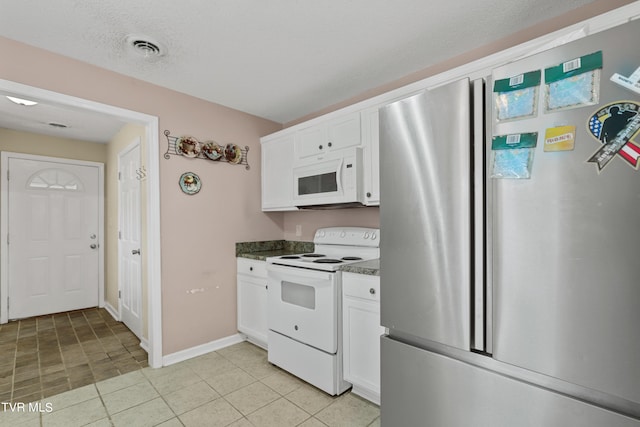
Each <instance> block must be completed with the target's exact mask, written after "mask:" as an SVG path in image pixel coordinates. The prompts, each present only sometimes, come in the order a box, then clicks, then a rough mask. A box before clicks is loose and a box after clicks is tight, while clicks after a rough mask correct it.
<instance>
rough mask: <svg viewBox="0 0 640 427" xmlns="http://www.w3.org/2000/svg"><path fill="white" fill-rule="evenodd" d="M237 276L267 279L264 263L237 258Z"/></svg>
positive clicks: (265, 264)
mask: <svg viewBox="0 0 640 427" xmlns="http://www.w3.org/2000/svg"><path fill="white" fill-rule="evenodd" d="M238 274H247V275H250V276H254V277H260V278H264V279H266V278H267V263H266V261H258V260H255V259H248V258H238Z"/></svg>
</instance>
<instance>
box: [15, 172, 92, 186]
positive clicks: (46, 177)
mask: <svg viewBox="0 0 640 427" xmlns="http://www.w3.org/2000/svg"><path fill="white" fill-rule="evenodd" d="M27 188H28V189H31V190H64V191H84V187H83V185H82V181H80V179H79V178H78V177H77V176H75V175H74V174H72V173H71V172H68V171H65V170H62V169H55V168H50V169H43V170H41V171H38V172H37V173H35V174H33V175H32V176H31V177H30V178H29V179H28V180H27Z"/></svg>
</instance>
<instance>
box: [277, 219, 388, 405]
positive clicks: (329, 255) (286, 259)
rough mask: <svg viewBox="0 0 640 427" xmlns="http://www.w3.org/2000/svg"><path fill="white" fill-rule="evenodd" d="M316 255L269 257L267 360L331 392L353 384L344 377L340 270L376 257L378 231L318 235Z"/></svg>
mask: <svg viewBox="0 0 640 427" xmlns="http://www.w3.org/2000/svg"><path fill="white" fill-rule="evenodd" d="M313 242H314V244H315V249H314V252H312V253H304V254H297V255H285V256H277V257H269V258H267V274H268V297H267V298H268V303H267V313H268V325H269V336H268V340H269V351H268V359H269V362H271V363H273V364H274V365H277V366H279V367H281V368H282V369H284V370H286V371H289V372H291V373H292V374H294V375H296V376H298V377H300V378H301V379H303V380H305V381H307V382H309V383H310V384H313V385H314V386H316V387H318V388H319V389H321V390H324V391H325V392H327V393H329V394H331V395H337V394H340V393H342V392H344V391H346V390H347V389H349V387H350V386H351V384H349V383H348V382H346V381H344V379H343V375H342V274H341V272H340V268H341V267H343V266H345V265H349V264H353V263H355V262H361V261H365V260H372V259H376V258H378V257H379V256H380V249H379V244H380V231H379V230H378V229H373V228H362V227H331V228H321V229H319V230H317V231H316V234H315V236H314V239H313Z"/></svg>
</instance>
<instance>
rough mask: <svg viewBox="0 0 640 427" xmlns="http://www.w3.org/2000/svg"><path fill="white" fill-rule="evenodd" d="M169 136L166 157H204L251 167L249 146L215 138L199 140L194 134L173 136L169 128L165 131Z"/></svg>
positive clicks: (211, 160) (247, 167)
mask: <svg viewBox="0 0 640 427" xmlns="http://www.w3.org/2000/svg"><path fill="white" fill-rule="evenodd" d="M164 135H165V136H166V137H167V151H166V153H164V158H165V159H167V160H169V159H170V158H171V156H182V157H186V158H189V159H202V160H207V161H209V162H225V163H229V164H231V165H244V166H245V169H246V170H249V169H251V167H250V166H249V163H248V162H247V154H248V153H249V147H247V146H246V145H245V147H244V148H241V147H240V146H239V145H236V144H224V145H223V144H219V143H217V142H215V141H213V140H208V141H204V142H200V141H198V140H197V139H196V138H194V137H192V136H173V135H171V132H170V131H169V130H165V131H164Z"/></svg>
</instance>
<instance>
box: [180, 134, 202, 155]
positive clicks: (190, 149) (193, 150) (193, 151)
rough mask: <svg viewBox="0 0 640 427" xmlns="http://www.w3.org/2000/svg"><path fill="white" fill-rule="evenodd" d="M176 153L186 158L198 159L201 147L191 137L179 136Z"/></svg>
mask: <svg viewBox="0 0 640 427" xmlns="http://www.w3.org/2000/svg"><path fill="white" fill-rule="evenodd" d="M176 151H177V152H178V154H182V155H183V156H186V157H191V158H193V157H198V155H199V154H200V152H201V151H202V146H201V145H200V143H199V142H198V140H197V139H195V138H194V137H192V136H181V137H180V139H178V142H177V143H176Z"/></svg>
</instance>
